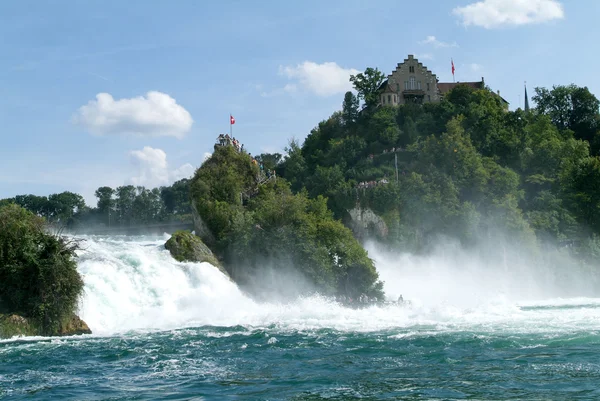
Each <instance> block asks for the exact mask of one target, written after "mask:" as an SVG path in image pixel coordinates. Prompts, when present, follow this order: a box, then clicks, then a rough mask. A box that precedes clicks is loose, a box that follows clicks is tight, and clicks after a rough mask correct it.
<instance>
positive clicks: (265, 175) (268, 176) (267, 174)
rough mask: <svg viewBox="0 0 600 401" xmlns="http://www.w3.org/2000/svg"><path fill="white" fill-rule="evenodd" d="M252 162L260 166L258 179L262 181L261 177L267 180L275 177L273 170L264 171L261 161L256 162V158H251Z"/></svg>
mask: <svg viewBox="0 0 600 401" xmlns="http://www.w3.org/2000/svg"><path fill="white" fill-rule="evenodd" d="M252 164H254V165H255V166H256V165H259V164H260V165H259V168H260V173H259V176H258V178H259V181H262V179H264V178H266V179H267V180H270V179H271V178H273V179H275V178H277V176H276V175H275V170H269V169H267V171H266V172H265V166H264V164H262V162H260V163H259V162H258V161H257V160H256V159H254V158H253V159H252Z"/></svg>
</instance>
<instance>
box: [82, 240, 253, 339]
mask: <svg viewBox="0 0 600 401" xmlns="http://www.w3.org/2000/svg"><path fill="white" fill-rule="evenodd" d="M165 240H166V239H165V238H160V239H154V240H150V239H149V240H145V241H140V240H137V241H131V240H126V239H119V238H90V237H88V238H85V242H84V244H83V246H82V248H83V249H82V250H81V251H80V257H79V263H78V266H79V272H80V273H81V274H82V275H83V278H84V282H85V293H84V297H83V300H82V306H81V317H82V318H83V319H84V320H85V321H86V322H87V323H88V325H89V326H90V328H91V329H92V331H94V333H115V332H122V331H128V330H133V329H142V330H143V329H169V328H176V327H183V326H188V325H194V324H199V325H215V326H219V325H228V324H229V323H231V322H236V321H237V320H239V319H241V318H242V317H243V315H244V313H245V312H246V311H247V309H248V308H250V309H253V308H256V304H254V303H253V302H252V301H251V300H250V299H249V298H247V297H246V296H244V295H243V294H242V293H241V292H240V290H239V289H238V287H237V286H236V285H235V284H234V283H233V282H231V281H230V280H229V279H228V278H227V277H226V276H225V275H224V274H223V273H221V272H220V271H219V270H218V269H217V268H215V267H214V266H211V265H210V264H208V263H202V264H199V263H180V262H177V261H176V260H174V259H173V258H172V257H171V255H170V253H169V251H167V250H166V249H165V248H164V242H165Z"/></svg>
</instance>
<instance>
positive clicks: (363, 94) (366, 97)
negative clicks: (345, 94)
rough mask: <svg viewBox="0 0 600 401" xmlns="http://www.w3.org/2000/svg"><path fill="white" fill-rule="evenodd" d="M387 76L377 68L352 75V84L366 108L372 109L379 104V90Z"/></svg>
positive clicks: (369, 68)
mask: <svg viewBox="0 0 600 401" xmlns="http://www.w3.org/2000/svg"><path fill="white" fill-rule="evenodd" d="M384 80H385V75H384V74H383V73H382V72H381V71H379V70H378V69H377V68H371V67H368V68H367V69H366V70H365V72H364V73H363V72H361V73H358V74H356V75H350V82H352V85H353V86H354V89H356V92H357V93H358V95H357V96H358V99H359V100H363V101H364V105H363V107H364V108H367V109H369V108H372V107H374V106H377V104H378V103H379V88H380V87H381V84H382V83H383V81H384Z"/></svg>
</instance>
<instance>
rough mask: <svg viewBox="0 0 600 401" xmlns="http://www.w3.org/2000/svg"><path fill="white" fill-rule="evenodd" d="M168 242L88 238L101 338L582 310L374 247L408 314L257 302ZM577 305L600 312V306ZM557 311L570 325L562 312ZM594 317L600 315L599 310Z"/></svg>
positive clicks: (85, 261)
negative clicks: (545, 307)
mask: <svg viewBox="0 0 600 401" xmlns="http://www.w3.org/2000/svg"><path fill="white" fill-rule="evenodd" d="M167 238H168V237H160V238H146V239H139V238H138V239H135V240H132V239H126V238H117V237H115V238H99V237H88V238H85V240H86V241H85V242H84V245H83V250H81V251H80V258H79V271H80V272H81V273H82V274H83V277H84V282H85V294H84V297H83V300H82V303H81V310H80V314H81V317H82V318H83V319H84V320H85V321H86V322H87V323H88V325H89V326H90V328H91V329H92V331H93V332H94V334H99V335H110V334H115V333H123V332H127V331H131V330H134V331H145V330H154V331H155V330H169V329H173V328H182V327H201V326H226V327H227V326H237V325H242V326H246V327H255V328H256V327H269V326H273V325H277V326H278V327H281V328H282V329H289V330H297V329H301V328H334V329H339V330H355V331H376V330H381V329H389V328H404V329H410V328H411V327H413V326H415V327H419V326H422V325H427V326H429V327H438V328H443V329H445V330H453V329H454V328H456V329H462V328H464V326H465V325H475V326H478V325H483V326H488V325H490V324H493V323H494V322H496V323H497V322H504V323H505V324H504V326H503V327H504V328H509V327H513V328H515V329H519V328H522V327H526V326H531V328H532V330H537V328H536V327H538V326H539V324H540V323H544V321H545V320H547V319H548V316H546V315H547V314H546V313H545V312H544V311H539V313H537V314H536V313H532V310H531V309H529V310H526V311H524V310H522V308H521V307H520V306H521V304H523V305H536V302H538V303H539V302H542V303H548V302H550V303H552V304H555V305H557V306H560V305H562V304H563V303H565V302H566V303H569V302H570V303H572V302H574V301H573V299H572V298H567V299H563V298H560V294H561V293H560V292H558V291H556V288H554V287H552V288H544V287H543V285H542V284H543V283H544V279H543V277H540V278H539V280H538V279H537V278H536V276H535V273H534V272H532V271H527V270H526V269H524V268H523V267H522V266H519V267H518V269H510V270H507V269H501V268H498V267H497V266H494V267H493V268H490V269H484V268H482V267H481V264H482V263H483V262H482V261H481V260H478V259H477V258H476V257H474V256H472V255H470V254H467V253H465V252H462V251H458V250H456V249H454V250H452V249H451V250H447V251H445V252H444V253H443V254H439V253H438V254H434V255H431V256H428V257H415V256H413V255H408V254H402V255H400V257H398V255H397V254H386V253H385V252H382V251H381V250H379V249H378V248H377V247H376V246H375V245H373V244H370V245H369V246H368V249H369V252H370V254H371V256H372V257H374V259H375V261H376V264H377V267H378V269H379V271H380V274H381V278H382V279H383V280H384V282H385V291H386V293H387V294H388V296H389V297H390V299H395V298H397V296H398V295H399V294H403V295H404V297H405V298H406V299H408V300H410V301H411V305H410V306H408V307H398V306H383V307H369V308H366V309H359V310H353V309H348V308H344V307H342V306H341V305H339V304H336V303H335V302H332V301H331V300H330V299H326V298H323V297H319V296H313V297H307V298H303V299H299V300H297V301H295V302H291V303H285V304H283V303H279V302H272V303H269V302H261V303H258V302H255V301H253V300H252V299H251V298H249V297H248V296H246V295H245V294H243V293H242V292H241V291H240V290H239V288H238V287H237V286H236V285H235V284H234V283H233V282H232V281H230V280H229V279H228V278H227V277H226V276H225V275H223V274H222V273H221V272H220V271H219V270H218V269H217V268H215V267H213V266H211V265H209V264H207V263H202V264H198V263H180V262H177V261H175V260H174V259H173V258H172V257H171V255H170V254H169V252H168V251H167V250H165V248H164V245H163V244H164V242H165V241H166V239H167ZM549 300H550V301H549ZM579 300H580V301H581V302H582V303H583V304H586V305H596V304H598V302H597V300H596V299H594V298H580V299H579ZM555 312H556V316H555V317H556V318H557V319H558V320H559V321H563V320H564V317H561V316H559V315H560V313H562V312H560V311H555ZM563 312H564V313H568V314H569V315H572V314H573V311H567V310H565V311H563ZM596 312H597V313H598V317H600V308H598V309H596ZM596 312H594V313H596ZM588 313H589V311H586V312H585V314H584V315H582V316H581V317H582V319H583V318H588V317H589V315H588ZM582 324H585V322H583V321H582Z"/></svg>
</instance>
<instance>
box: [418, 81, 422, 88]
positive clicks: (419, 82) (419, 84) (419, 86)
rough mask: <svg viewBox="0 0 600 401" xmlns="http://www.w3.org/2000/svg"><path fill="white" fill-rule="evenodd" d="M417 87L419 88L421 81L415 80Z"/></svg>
mask: <svg viewBox="0 0 600 401" xmlns="http://www.w3.org/2000/svg"><path fill="white" fill-rule="evenodd" d="M417 89H421V81H417Z"/></svg>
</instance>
